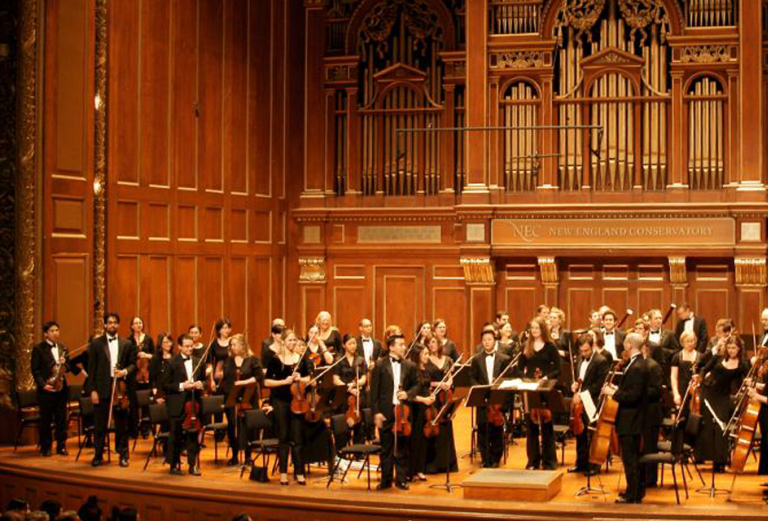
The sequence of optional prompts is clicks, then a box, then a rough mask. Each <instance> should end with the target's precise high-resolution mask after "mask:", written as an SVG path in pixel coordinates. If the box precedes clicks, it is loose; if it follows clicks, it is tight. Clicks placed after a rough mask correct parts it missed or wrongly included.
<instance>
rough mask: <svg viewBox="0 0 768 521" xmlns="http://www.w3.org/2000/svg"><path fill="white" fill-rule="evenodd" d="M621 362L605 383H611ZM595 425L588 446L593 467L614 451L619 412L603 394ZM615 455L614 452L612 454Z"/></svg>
mask: <svg viewBox="0 0 768 521" xmlns="http://www.w3.org/2000/svg"><path fill="white" fill-rule="evenodd" d="M623 362H624V361H623V360H618V361H617V362H616V364H615V365H614V367H613V369H612V370H611V371H610V372H609V373H608V376H607V377H606V379H605V383H604V384H603V385H604V386H605V384H610V383H613V379H614V377H615V376H616V373H617V372H618V370H619V369H620V368H621V366H622V364H623ZM599 411H600V412H599V413H598V418H597V425H596V427H595V432H594V434H593V435H592V443H591V444H590V445H589V462H590V463H591V464H593V465H602V464H603V463H605V461H606V460H607V459H608V453H609V451H611V447H612V446H613V450H614V451H616V446H615V443H616V441H615V440H616V431H615V425H616V414H617V413H618V412H619V403H618V402H617V401H616V400H614V399H613V397H611V396H608V395H607V394H603V396H602V401H601V405H600V408H599ZM614 453H615V452H614Z"/></svg>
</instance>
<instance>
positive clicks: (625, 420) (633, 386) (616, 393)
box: [603, 333, 648, 503]
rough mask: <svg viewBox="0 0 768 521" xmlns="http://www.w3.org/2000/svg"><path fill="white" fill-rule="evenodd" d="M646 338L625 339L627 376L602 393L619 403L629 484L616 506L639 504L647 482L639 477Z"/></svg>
mask: <svg viewBox="0 0 768 521" xmlns="http://www.w3.org/2000/svg"><path fill="white" fill-rule="evenodd" d="M642 346H643V337H642V336H641V335H638V334H637V333H630V334H628V335H627V337H626V339H625V340H624V350H625V352H626V355H625V360H627V359H628V361H627V362H626V365H625V366H624V377H623V378H622V380H621V384H620V385H618V386H616V385H615V384H607V385H606V386H605V387H603V392H604V393H605V394H607V395H608V396H613V399H614V400H616V402H618V404H619V410H618V413H617V414H616V433H617V434H618V435H619V444H620V446H621V461H622V463H623V464H624V476H625V478H626V481H627V490H626V493H625V494H624V495H623V496H621V497H619V499H617V500H616V502H617V503H640V502H641V501H642V498H643V495H644V493H645V492H644V486H643V484H644V481H643V480H642V479H641V475H640V463H639V460H640V440H641V438H642V435H643V428H644V424H645V416H646V406H647V401H646V388H647V386H648V367H647V366H646V364H645V361H644V360H643V354H642V352H641V349H642Z"/></svg>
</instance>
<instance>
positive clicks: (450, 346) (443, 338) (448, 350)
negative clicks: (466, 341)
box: [432, 318, 459, 361]
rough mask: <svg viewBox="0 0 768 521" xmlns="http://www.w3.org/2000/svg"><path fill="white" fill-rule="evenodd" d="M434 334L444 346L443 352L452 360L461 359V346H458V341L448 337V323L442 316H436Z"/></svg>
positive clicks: (433, 325) (433, 327) (433, 326)
mask: <svg viewBox="0 0 768 521" xmlns="http://www.w3.org/2000/svg"><path fill="white" fill-rule="evenodd" d="M432 334H433V335H434V336H435V337H437V339H438V340H439V341H440V343H441V344H442V346H443V353H445V355H446V356H447V357H449V358H450V359H451V360H453V361H456V360H458V359H459V348H458V347H456V343H455V342H454V341H453V340H451V339H450V338H448V324H446V322H445V320H444V319H442V318H436V319H435V322H434V323H433V324H432Z"/></svg>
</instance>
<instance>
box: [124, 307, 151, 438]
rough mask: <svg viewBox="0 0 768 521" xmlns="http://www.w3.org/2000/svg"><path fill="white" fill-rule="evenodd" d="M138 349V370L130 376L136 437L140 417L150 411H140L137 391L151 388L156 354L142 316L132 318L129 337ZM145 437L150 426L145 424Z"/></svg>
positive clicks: (131, 423) (131, 434)
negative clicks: (152, 368) (150, 371)
mask: <svg viewBox="0 0 768 521" xmlns="http://www.w3.org/2000/svg"><path fill="white" fill-rule="evenodd" d="M128 340H129V341H130V342H131V343H132V344H133V345H134V349H135V350H136V372H135V373H134V375H133V376H132V377H131V378H130V388H131V395H132V396H131V420H130V429H129V430H130V436H131V438H136V437H137V436H138V434H139V418H140V417H141V416H142V415H143V416H146V415H147V414H148V411H139V404H138V400H137V399H136V391H139V390H146V389H149V366H150V364H151V363H152V357H153V356H154V354H155V343H154V342H153V341H152V337H151V336H150V335H148V334H146V333H145V332H144V321H143V320H142V319H141V317H133V318H132V319H131V336H130V338H129V339H128ZM141 434H142V436H143V437H145V438H146V437H147V436H148V435H149V426H148V425H147V426H145V428H144V432H142V433H141Z"/></svg>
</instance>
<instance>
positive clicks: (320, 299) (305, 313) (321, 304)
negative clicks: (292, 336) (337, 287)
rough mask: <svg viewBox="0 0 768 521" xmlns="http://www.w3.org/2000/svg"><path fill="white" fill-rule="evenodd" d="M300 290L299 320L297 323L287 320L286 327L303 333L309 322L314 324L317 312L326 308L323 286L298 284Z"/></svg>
mask: <svg viewBox="0 0 768 521" xmlns="http://www.w3.org/2000/svg"><path fill="white" fill-rule="evenodd" d="M300 291H301V315H300V317H301V320H300V322H299V323H298V324H294V323H293V322H288V323H287V325H288V327H292V328H295V330H296V332H297V333H299V334H301V335H304V334H305V333H306V332H307V329H308V328H309V326H310V325H311V324H314V322H315V318H316V317H317V314H318V313H320V312H321V311H324V310H327V308H326V307H325V286H323V285H319V284H313V285H309V284H307V285H303V286H300Z"/></svg>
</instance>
